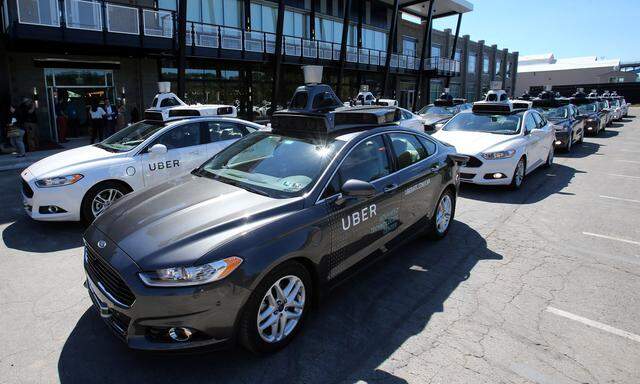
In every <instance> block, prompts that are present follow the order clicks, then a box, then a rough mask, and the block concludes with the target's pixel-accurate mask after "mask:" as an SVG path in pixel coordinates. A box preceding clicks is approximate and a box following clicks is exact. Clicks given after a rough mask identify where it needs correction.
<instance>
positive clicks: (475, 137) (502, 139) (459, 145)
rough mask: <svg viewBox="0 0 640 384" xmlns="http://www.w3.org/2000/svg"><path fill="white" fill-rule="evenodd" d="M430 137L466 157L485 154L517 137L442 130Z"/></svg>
mask: <svg viewBox="0 0 640 384" xmlns="http://www.w3.org/2000/svg"><path fill="white" fill-rule="evenodd" d="M432 136H433V137H435V138H436V139H438V140H440V141H444V142H445V143H448V144H451V145H453V146H454V147H456V151H458V152H459V153H462V154H466V155H475V154H478V153H482V152H485V151H486V150H488V149H490V148H491V147H495V146H497V145H499V144H503V143H507V142H509V141H512V140H514V139H516V138H517V137H518V135H500V134H495V133H485V132H463V131H443V130H439V131H438V132H436V133H434V134H433V135H432Z"/></svg>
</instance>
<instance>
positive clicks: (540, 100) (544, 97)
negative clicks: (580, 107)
mask: <svg viewBox="0 0 640 384" xmlns="http://www.w3.org/2000/svg"><path fill="white" fill-rule="evenodd" d="M557 96H558V94H557V93H554V92H551V91H543V92H541V93H540V94H539V95H538V97H536V98H534V99H533V100H531V102H532V103H533V105H532V107H533V108H557V107H561V106H563V105H567V104H569V99H567V98H564V97H557Z"/></svg>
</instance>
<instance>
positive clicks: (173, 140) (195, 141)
mask: <svg viewBox="0 0 640 384" xmlns="http://www.w3.org/2000/svg"><path fill="white" fill-rule="evenodd" d="M201 143H202V141H201V140H200V123H190V124H182V125H179V126H177V127H175V128H173V129H172V130H170V131H169V132H167V133H165V134H163V135H162V136H160V137H159V138H158V139H157V140H156V141H155V142H154V143H153V144H164V145H166V146H167V149H169V150H171V149H178V148H184V147H191V146H193V145H200V144H201ZM153 144H152V145H153Z"/></svg>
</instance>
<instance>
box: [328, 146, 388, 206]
mask: <svg viewBox="0 0 640 384" xmlns="http://www.w3.org/2000/svg"><path fill="white" fill-rule="evenodd" d="M390 172H391V167H390V165H389V158H388V157H387V148H386V147H385V145H384V140H382V136H380V135H378V136H374V137H370V138H368V139H366V140H364V141H363V142H361V143H360V144H358V145H357V146H356V147H355V148H353V150H352V151H351V152H350V153H349V155H347V157H346V158H345V159H344V161H343V162H342V164H341V165H340V168H339V169H338V171H337V172H336V173H335V175H334V176H333V178H332V179H331V181H330V182H329V185H327V189H326V190H325V192H324V194H323V197H329V196H333V195H335V194H336V193H338V192H340V188H341V187H342V185H343V184H344V183H345V182H346V181H347V180H349V179H357V180H362V181H374V180H376V179H379V178H381V177H384V176H386V175H388V174H389V173H390Z"/></svg>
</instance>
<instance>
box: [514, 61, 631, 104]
mask: <svg viewBox="0 0 640 384" xmlns="http://www.w3.org/2000/svg"><path fill="white" fill-rule="evenodd" d="M629 81H637V76H636V74H635V73H633V72H623V71H621V70H620V59H602V58H598V57H596V56H585V57H571V58H566V59H557V58H556V57H555V56H554V55H553V53H545V54H541V55H530V56H521V57H520V58H519V59H518V73H517V81H516V92H515V94H516V95H521V94H523V93H524V92H528V91H529V90H530V89H531V88H533V89H534V90H535V91H539V90H542V89H543V88H544V87H545V86H554V85H576V86H582V85H590V84H603V83H622V82H629Z"/></svg>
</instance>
